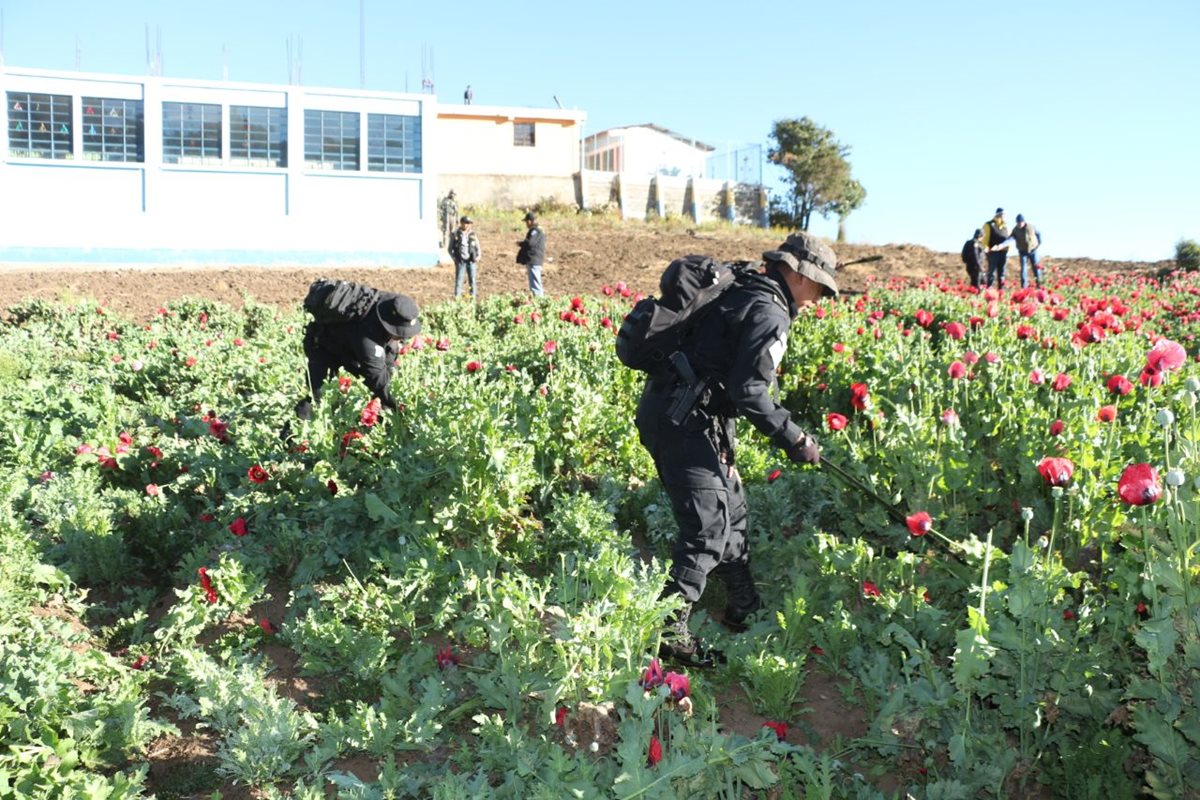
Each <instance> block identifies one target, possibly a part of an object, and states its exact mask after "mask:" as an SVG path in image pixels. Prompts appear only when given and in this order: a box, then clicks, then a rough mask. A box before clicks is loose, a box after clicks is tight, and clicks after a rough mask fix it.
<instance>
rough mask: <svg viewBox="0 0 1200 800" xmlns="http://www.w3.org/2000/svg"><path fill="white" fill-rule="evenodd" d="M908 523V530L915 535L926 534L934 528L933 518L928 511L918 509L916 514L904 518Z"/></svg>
mask: <svg viewBox="0 0 1200 800" xmlns="http://www.w3.org/2000/svg"><path fill="white" fill-rule="evenodd" d="M904 521H905V523H907V525H908V532H909V533H910V534H912V535H913V536H924V535H925V534H927V533H929V532H930V531H931V530H933V518H932V517H930V516H929V512H927V511H918V512H917V513H915V514H909V515H908V516H907V517H905V518H904Z"/></svg>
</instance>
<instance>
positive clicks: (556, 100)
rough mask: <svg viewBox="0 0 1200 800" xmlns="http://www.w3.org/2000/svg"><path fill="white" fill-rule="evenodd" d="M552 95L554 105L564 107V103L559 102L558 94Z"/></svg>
mask: <svg viewBox="0 0 1200 800" xmlns="http://www.w3.org/2000/svg"><path fill="white" fill-rule="evenodd" d="M550 96H551V97H553V98H554V105H556V106H558V107H559V108H562V103H560V102H558V95H556V94H552V95H550Z"/></svg>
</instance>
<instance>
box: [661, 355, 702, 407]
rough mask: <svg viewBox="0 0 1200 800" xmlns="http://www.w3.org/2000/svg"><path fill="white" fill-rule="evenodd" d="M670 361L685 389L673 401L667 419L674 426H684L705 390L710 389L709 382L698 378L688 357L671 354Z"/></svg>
mask: <svg viewBox="0 0 1200 800" xmlns="http://www.w3.org/2000/svg"><path fill="white" fill-rule="evenodd" d="M670 361H671V367H672V368H673V369H674V370H675V374H676V375H678V376H679V377H680V379H682V380H683V388H682V390H679V392H678V394H677V395H676V396H675V399H674V400H672V401H671V407H670V408H668V409H667V419H669V420H671V424H672V425H682V424H683V423H684V421H685V420H687V418H688V415H689V414H691V413H692V409H693V408H695V407H696V403H697V402H698V401H699V400H700V397H701V396H702V395H703V394H704V390H705V389H707V388H708V381H707V380H700V378H698V377H697V376H696V373H695V371H694V370H693V369H692V364H691V362H690V361H688V357H687V356H685V355H684V354H683V353H681V352H680V351H678V350H676V351H675V352H674V353H671V355H670Z"/></svg>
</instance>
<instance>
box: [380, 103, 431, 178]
mask: <svg viewBox="0 0 1200 800" xmlns="http://www.w3.org/2000/svg"><path fill="white" fill-rule="evenodd" d="M367 169H368V170H369V171H371V172H420V171H421V118H420V117H416V116H403V115H400V114H368V115H367Z"/></svg>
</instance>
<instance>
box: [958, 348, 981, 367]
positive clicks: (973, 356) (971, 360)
mask: <svg viewBox="0 0 1200 800" xmlns="http://www.w3.org/2000/svg"><path fill="white" fill-rule="evenodd" d="M962 360H963V361H964V362H965V363H967V364H970V365H971V366H975V365H976V364H978V363H979V355H978V354H977V353H973V352H971V351H970V350H968V351H967V352H965V353H963V356H962Z"/></svg>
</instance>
